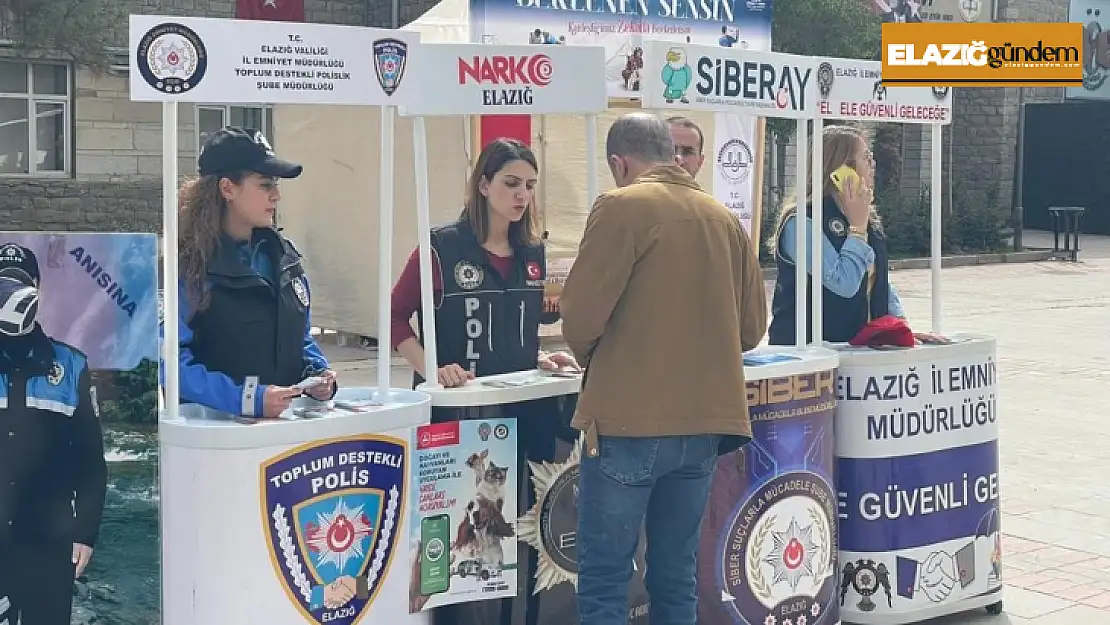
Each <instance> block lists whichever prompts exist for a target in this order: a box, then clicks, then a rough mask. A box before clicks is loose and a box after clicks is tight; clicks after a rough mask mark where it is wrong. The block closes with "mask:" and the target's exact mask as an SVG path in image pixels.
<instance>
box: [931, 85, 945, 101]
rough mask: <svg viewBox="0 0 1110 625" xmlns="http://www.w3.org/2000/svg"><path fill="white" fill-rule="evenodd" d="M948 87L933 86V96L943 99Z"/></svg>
mask: <svg viewBox="0 0 1110 625" xmlns="http://www.w3.org/2000/svg"><path fill="white" fill-rule="evenodd" d="M948 89H949V87H933V88H932V90H933V97H934V98H936V99H938V100H943V99H944V98H946V97H948Z"/></svg>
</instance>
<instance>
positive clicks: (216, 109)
mask: <svg viewBox="0 0 1110 625" xmlns="http://www.w3.org/2000/svg"><path fill="white" fill-rule="evenodd" d="M224 126H242V127H244V128H253V129H255V130H261V131H262V133H263V134H264V135H266V138H267V139H269V140H270V145H273V144H274V110H273V108H271V107H269V106H261V105H260V106H225V105H222V104H200V105H197V156H198V157H199V156H200V146H202V145H204V141H205V139H207V138H208V135H210V134H212V133H214V132H216V131H217V130H219V129H220V128H223V127H224Z"/></svg>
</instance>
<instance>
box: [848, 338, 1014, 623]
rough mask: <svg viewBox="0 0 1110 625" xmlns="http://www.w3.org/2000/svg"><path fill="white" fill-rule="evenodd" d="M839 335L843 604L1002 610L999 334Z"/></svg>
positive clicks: (907, 613) (917, 610) (906, 613)
mask: <svg viewBox="0 0 1110 625" xmlns="http://www.w3.org/2000/svg"><path fill="white" fill-rule="evenodd" d="M948 338H949V339H951V340H952V343H951V344H948V345H919V346H917V347H914V348H905V349H871V348H859V347H848V346H839V345H838V346H837V348H838V350H839V351H840V373H839V376H838V380H837V397H838V403H837V412H836V428H837V430H836V434H837V437H836V439H837V445H836V449H837V477H838V484H839V493H838V495H839V503H840V567H841V573H842V579H843V588H842V590H841V592H842V593H843V594H842V597H843V598H842V599H841V601H842V603H843V607H842V608H841V610H842V612H841V616H842V617H843V619H844V620H845V621H846V622H850V623H864V624H871V623H873V624H876V625H894V624H902V623H917V622H921V621H925V620H928V619H931V618H935V617H939V616H944V615H948V614H954V613H957V612H962V611H966V610H972V609H975V608H980V607H986V608H987V610H988V611H989V612H990V613H992V614H998V613H1001V611H1002V551H1001V540H1002V538H1001V534H1000V532H999V519H1000V516H999V512H1000V511H999V480H998V419H999V410H998V405H997V389H998V386H997V385H998V371H997V364H996V363H997V358H996V355H995V341H994V339H992V338H988V337H982V336H974V335H952V336H950V337H948Z"/></svg>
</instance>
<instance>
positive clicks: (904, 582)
mask: <svg viewBox="0 0 1110 625" xmlns="http://www.w3.org/2000/svg"><path fill="white" fill-rule="evenodd" d="M896 568H897V578H898V595H899V596H900V597H905V598H906V599H913V598H914V595H915V594H916V593H917V592H918V591H920V592H921V593H922V594H924V595H925V596H926V597H927V598H928V599H929V601H932V602H933V603H940V602H942V601H944V600H945V599H947V598H948V597H949V595H951V594H952V592H953V591H954V590H955V589H956V587H957V586H959V587H960V588H961V589H963V588H967V587H968V586H969V585H970V584H971V583H972V582H974V581H975V543H974V542H969V543H968V544H967V545H965V546H964V547H963V548H961V549H960V550H959V551H957V552H956V555H952V554H950V553H946V552H944V551H934V552H933V553H930V554H929V555H928V557H926V558H925V559H924V560H923V561H921V562H918V561H917V560H913V559H911V558H903V557H899V558H898V561H897V564H896Z"/></svg>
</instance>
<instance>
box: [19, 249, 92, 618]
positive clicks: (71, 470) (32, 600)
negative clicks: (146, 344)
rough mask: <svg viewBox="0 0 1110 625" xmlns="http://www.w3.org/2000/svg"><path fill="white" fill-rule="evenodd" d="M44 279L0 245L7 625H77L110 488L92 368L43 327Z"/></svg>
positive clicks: (26, 254) (26, 255)
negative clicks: (76, 603)
mask: <svg viewBox="0 0 1110 625" xmlns="http://www.w3.org/2000/svg"><path fill="white" fill-rule="evenodd" d="M39 278H40V274H39V267H38V261H37V260H36V259H35V255H34V254H33V253H32V252H31V250H29V249H27V248H25V247H22V246H19V245H15V244H11V243H6V244H0V623H4V622H5V620H6V622H7V623H8V624H9V625H15V624H16V623H20V624H21V625H69V622H70V615H71V609H72V601H73V580H74V578H75V577H77V576H80V575H81V574H82V573H83V572H84V569H85V567H86V566H87V565H88V563H89V558H91V557H92V551H93V547H94V546H95V544H96V539H97V535H98V533H99V530H100V518H101V514H102V513H103V510H104V496H105V493H106V491H107V486H108V484H107V467H106V465H105V462H104V443H103V439H102V434H101V429H100V420H99V418H98V415H97V407H96V395H95V391H94V389H93V386H92V382H91V380H90V373H89V368H88V360H87V359H86V358H85V355H84V354H82V353H81V352H80V351H78V350H77V349H75V348H73V347H70V346H69V345H66V344H64V343H61V342H59V341H55V340H54V339H52V338H50V337H48V336H47V335H46V334H45V333H44V332H43V330H42V327H41V326H40V325H39V324H38V322H37V321H36V320H35V317H36V315H37V313H38V307H39V294H38V287H39ZM5 611H6V612H7V613H6V614H5Z"/></svg>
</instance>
